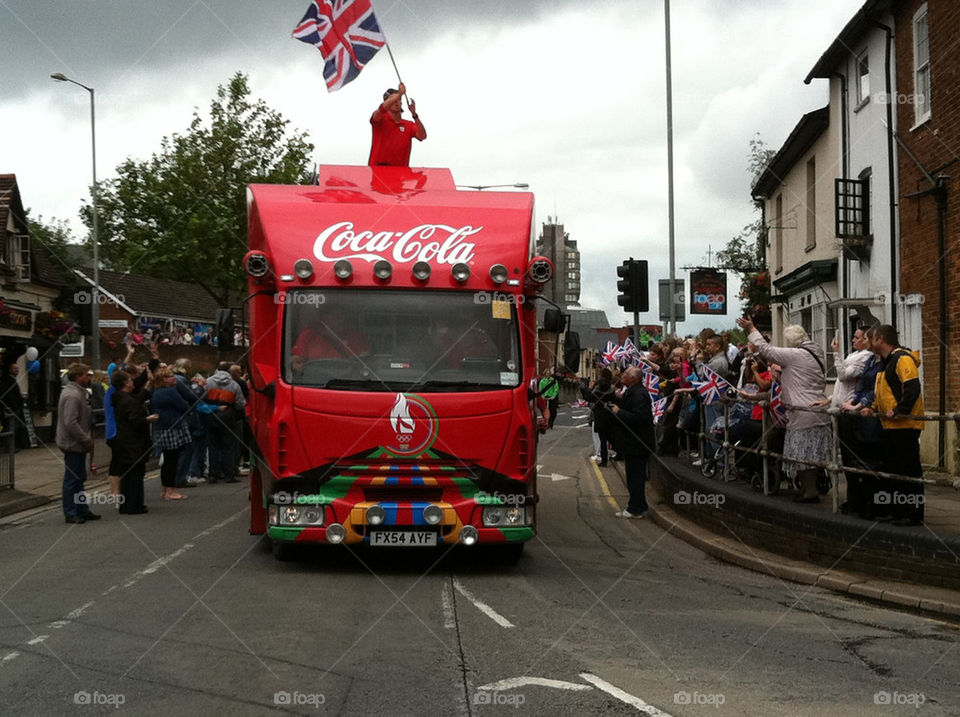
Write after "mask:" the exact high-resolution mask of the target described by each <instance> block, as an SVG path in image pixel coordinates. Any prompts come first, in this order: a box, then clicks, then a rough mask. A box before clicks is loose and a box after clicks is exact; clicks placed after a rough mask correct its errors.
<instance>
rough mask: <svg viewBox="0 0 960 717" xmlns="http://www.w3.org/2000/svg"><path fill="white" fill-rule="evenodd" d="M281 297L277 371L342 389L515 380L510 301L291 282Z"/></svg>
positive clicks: (486, 386)
mask: <svg viewBox="0 0 960 717" xmlns="http://www.w3.org/2000/svg"><path fill="white" fill-rule="evenodd" d="M281 297H282V298H283V299H284V302H283V303H284V305H285V331H284V378H285V380H286V381H287V382H288V383H291V384H293V385H299V386H313V387H320V388H328V389H340V390H347V391H388V392H391V393H393V392H398V391H419V392H430V391H435V392H439V391H444V392H449V391H490V390H496V389H507V388H514V387H516V386H518V385H519V383H520V376H521V375H522V368H521V366H520V355H519V350H518V348H517V346H518V321H517V311H516V306H515V303H514V301H513V300H511V297H510V296H507V295H502V294H500V295H494V294H492V293H488V292H456V293H454V292H437V291H403V290H401V291H397V290H391V291H381V290H375V289H372V290H363V289H336V290H332V291H325V290H322V289H296V290H291V291H289V292H288V293H287V294H286V295H285V296H283V295H281Z"/></svg>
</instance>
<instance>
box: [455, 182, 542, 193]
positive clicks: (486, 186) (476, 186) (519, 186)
mask: <svg viewBox="0 0 960 717" xmlns="http://www.w3.org/2000/svg"><path fill="white" fill-rule="evenodd" d="M457 186H458V187H460V188H462V189H476V190H477V191H478V192H482V191H483V190H484V189H499V188H501V187H508V188H510V189H529V188H530V185H529V184H526V183H525V182H517V183H516V184H458V185H457Z"/></svg>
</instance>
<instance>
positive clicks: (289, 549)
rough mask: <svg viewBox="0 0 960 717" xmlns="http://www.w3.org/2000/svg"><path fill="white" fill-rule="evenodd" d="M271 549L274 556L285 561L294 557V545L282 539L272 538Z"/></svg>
mask: <svg viewBox="0 0 960 717" xmlns="http://www.w3.org/2000/svg"><path fill="white" fill-rule="evenodd" d="M270 551H271V552H272V553H273V557H274V558H276V559H277V560H279V561H280V562H283V563H285V562H287V561H288V560H290V559H292V558H293V546H292V545H290V543H285V542H283V541H282V540H271V541H270Z"/></svg>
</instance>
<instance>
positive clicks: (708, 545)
mask: <svg viewBox="0 0 960 717" xmlns="http://www.w3.org/2000/svg"><path fill="white" fill-rule="evenodd" d="M611 464H612V465H613V468H614V470H616V472H617V475H618V476H619V477H620V480H622V481H623V483H624V485H626V477H625V474H624V470H623V467H622V466H621V465H619V464H618V463H617V462H616V461H611ZM647 498H648V500H647V502H648V504H649V506H650V517H651V519H652V520H653V522H654V523H656V524H657V525H658V526H660V527H661V528H663V529H664V530H666V531H667V532H669V533H671V534H672V535H675V536H676V537H678V538H680V539H681V540H683V541H684V542H686V543H688V544H690V545H692V546H693V547H695V548H697V549H698V550H701V551H703V552H704V553H706V554H708V555H710V556H711V557H714V558H717V559H718V560H722V561H724V562H727V563H731V564H734V565H737V566H739V567H742V568H746V569H748V570H753V571H754V572H758V573H764V574H766V575H772V576H774V577H777V578H780V579H782V580H790V581H791V582H795V583H800V584H803V585H816V586H818V587H822V588H825V589H828V590H832V591H834V592H838V593H845V594H847V595H851V596H854V597H856V598H861V599H862V598H867V599H869V600H873V601H875V602H879V603H883V604H887V605H890V606H893V607H896V608H898V609H903V608H909V609H913V610H919V611H922V612H926V613H933V614H935V615H940V616H942V617H945V618H948V619H950V620H953V621H956V620H958V619H960V593H957V592H955V591H947V590H944V589H942V588H932V587H927V586H923V585H910V584H907V583H897V582H893V581H887V580H878V579H876V578H873V577H870V576H866V575H859V574H856V573H851V572H847V571H844V570H835V569H832V570H825V569H824V568H822V567H820V566H818V565H812V564H810V563H804V562H801V561H798V560H792V559H790V558H785V557H783V556H782V555H778V554H776V553H771V552H768V551H765V550H761V549H759V548H753V547H747V546H745V545H744V544H743V543H741V542H740V541H738V540H736V538H733V537H729V538H728V537H725V536H721V535H717V534H716V533H713V532H711V531H709V530H706V529H705V528H702V527H700V526H699V525H697V524H696V523H694V522H692V521H689V520H687V519H685V518H682V517H680V516H679V515H677V514H676V513H675V512H674V511H672V510H671V509H670V508H669V507H668V506H667V505H666V504H665V502H664V498H663V496H662V495H661V494H660V491H659V490H658V489H657V486H656V485H654V484H653V483H652V482H651V481H647ZM945 594H948V595H949V598H947V599H944V597H943V596H944V595H945Z"/></svg>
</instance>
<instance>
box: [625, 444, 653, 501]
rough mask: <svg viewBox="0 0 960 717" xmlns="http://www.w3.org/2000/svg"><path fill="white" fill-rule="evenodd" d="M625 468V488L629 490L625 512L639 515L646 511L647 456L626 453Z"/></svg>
mask: <svg viewBox="0 0 960 717" xmlns="http://www.w3.org/2000/svg"><path fill="white" fill-rule="evenodd" d="M625 463H626V466H625V470H626V473H627V490H628V491H630V501H629V502H628V503H627V512H629V513H633V514H634V515H639V514H641V513H646V512H647V510H649V508H650V506H648V505H647V496H646V489H647V456H638V455H630V454H627V455H626V456H625Z"/></svg>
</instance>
